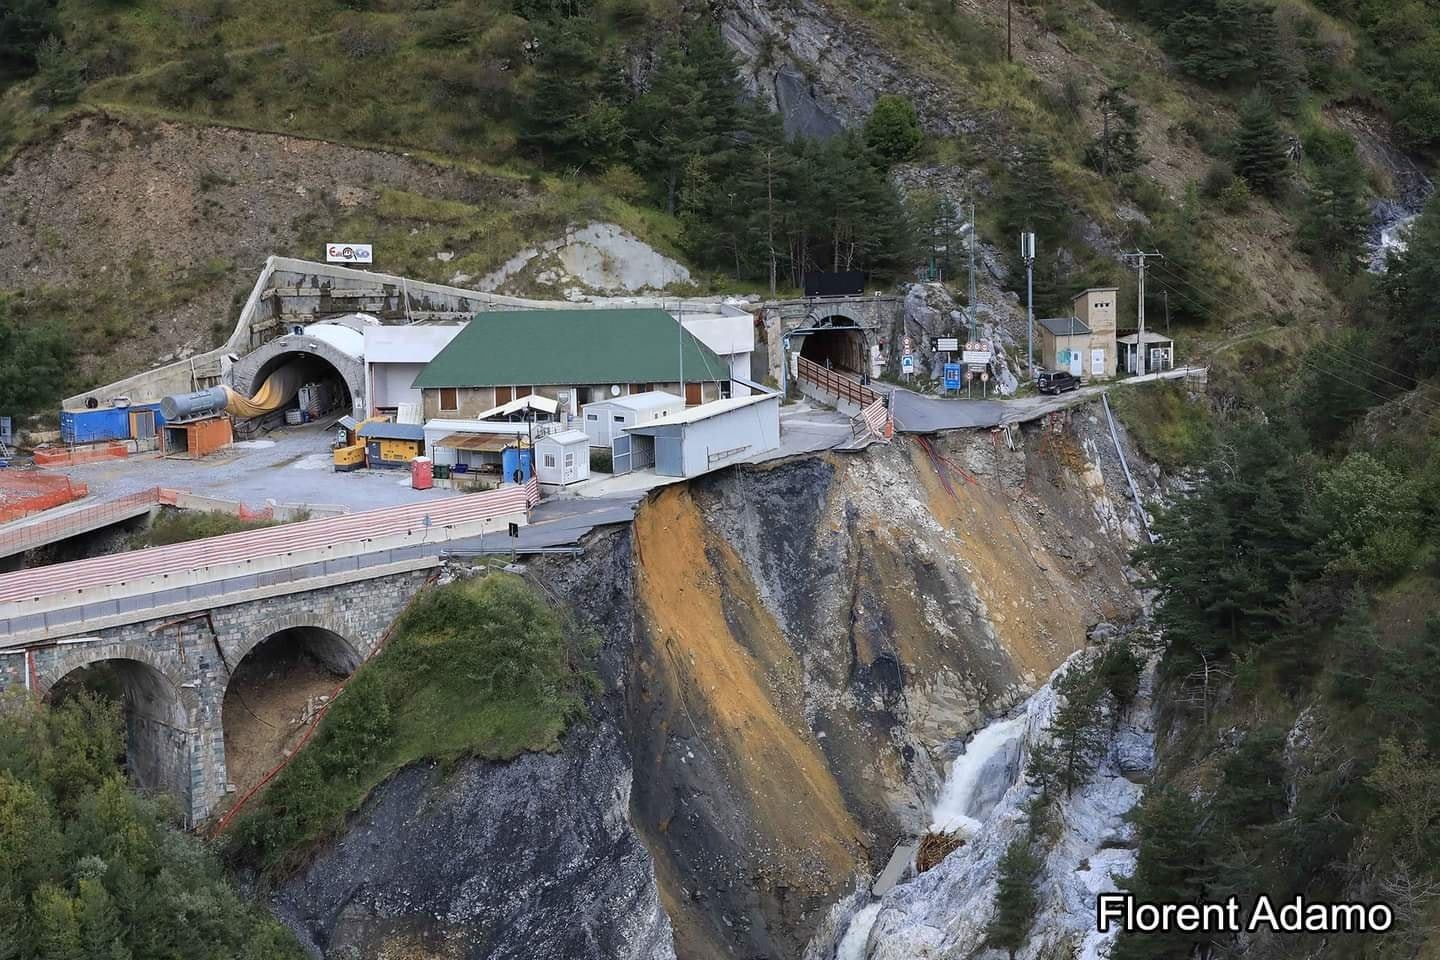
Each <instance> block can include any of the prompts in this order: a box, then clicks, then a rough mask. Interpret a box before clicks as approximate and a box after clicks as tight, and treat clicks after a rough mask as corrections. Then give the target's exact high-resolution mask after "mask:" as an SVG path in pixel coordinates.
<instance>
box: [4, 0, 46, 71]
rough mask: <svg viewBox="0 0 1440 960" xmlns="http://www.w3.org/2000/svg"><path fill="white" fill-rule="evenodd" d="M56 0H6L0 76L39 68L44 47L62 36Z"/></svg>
mask: <svg viewBox="0 0 1440 960" xmlns="http://www.w3.org/2000/svg"><path fill="white" fill-rule="evenodd" d="M56 7H57V4H56V0H6V3H5V4H4V6H3V7H0V80H3V79H5V78H6V77H23V76H27V75H28V74H30V73H33V72H34V71H35V68H36V66H37V64H38V62H39V55H40V47H41V45H42V44H43V43H44V42H45V41H46V40H47V39H49V38H51V37H58V36H60V17H59V14H58V13H57V11H56Z"/></svg>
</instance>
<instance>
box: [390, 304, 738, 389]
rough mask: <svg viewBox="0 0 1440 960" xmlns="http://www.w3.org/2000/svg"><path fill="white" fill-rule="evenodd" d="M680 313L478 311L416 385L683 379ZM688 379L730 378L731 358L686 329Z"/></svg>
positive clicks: (645, 310) (646, 310) (633, 310)
mask: <svg viewBox="0 0 1440 960" xmlns="http://www.w3.org/2000/svg"><path fill="white" fill-rule="evenodd" d="M678 335H679V329H678V325H677V323H676V321H675V318H674V317H672V316H670V314H668V313H666V312H665V311H664V310H659V309H656V308H653V307H647V308H625V309H592V310H503V311H494V312H490V313H477V314H475V316H474V318H473V319H472V320H471V321H470V322H469V323H468V324H466V325H465V329H464V331H463V332H461V333H460V335H459V336H457V337H456V338H455V339H454V340H451V341H450V343H449V344H448V345H447V346H446V347H445V349H443V350H441V351H440V352H439V353H438V354H437V355H436V356H435V359H434V360H431V361H430V363H429V364H428V365H426V367H425V369H424V370H422V371H420V375H419V376H418V377H416V378H415V383H414V384H413V386H415V387H417V388H420V389H424V388H426V387H495V386H501V387H504V386H512V385H514V386H528V385H530V384H537V385H538V384H547V385H567V384H588V383H674V382H678V381H679V380H680V346H679V344H678V343H677V337H678ZM684 344H685V345H684V350H685V379H686V380H728V379H729V378H730V365H729V364H727V363H726V362H725V361H723V360H721V359H720V358H719V357H718V356H716V355H715V354H714V353H713V352H711V350H710V349H709V348H708V347H706V346H705V345H704V344H703V343H701V342H700V341H699V340H696V339H695V337H694V335H693V334H691V333H690V332H689V331H685V334H684Z"/></svg>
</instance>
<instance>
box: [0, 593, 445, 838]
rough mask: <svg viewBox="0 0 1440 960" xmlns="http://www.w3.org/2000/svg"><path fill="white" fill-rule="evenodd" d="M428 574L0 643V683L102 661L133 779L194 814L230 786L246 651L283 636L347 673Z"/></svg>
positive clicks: (61, 678)
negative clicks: (230, 706)
mask: <svg viewBox="0 0 1440 960" xmlns="http://www.w3.org/2000/svg"><path fill="white" fill-rule="evenodd" d="M429 576H430V573H429V570H428V569H425V568H421V569H415V570H407V571H403V572H398V573H393V574H390V575H388V576H384V577H379V578H374V579H367V580H353V581H350V582H346V583H341V584H337V585H333V586H322V587H317V588H316V589H312V590H304V591H297V592H294V593H288V594H280V595H278V596H271V597H265V598H263V599H256V600H249V601H244V602H238V603H232V604H229V605H218V606H214V607H211V608H208V609H199V610H196V611H194V612H192V613H189V614H186V615H184V616H179V617H169V618H153V619H144V620H136V621H135V622H132V623H127V624H122V625H117V626H112V627H106V628H104V629H102V630H99V631H96V632H95V633H93V634H89V635H85V636H78V637H72V638H67V639H65V640H60V641H51V642H48V643H45V644H42V645H37V646H34V647H29V648H21V649H15V650H8V651H0V654H4V653H8V654H10V656H0V687H6V686H13V685H17V684H26V685H28V686H30V687H31V688H32V689H34V690H35V691H36V692H37V693H39V694H40V695H42V696H52V695H54V694H55V693H56V692H57V687H58V688H60V689H61V690H62V691H63V688H64V687H65V686H66V685H69V684H73V683H76V682H83V681H84V680H85V679H86V677H85V672H86V671H87V670H92V669H96V668H97V667H98V666H99V665H102V664H105V665H109V666H107V667H105V668H104V669H106V670H109V671H111V672H112V673H113V674H114V676H115V678H116V679H118V680H119V685H120V690H121V696H122V701H123V702H124V705H125V707H126V728H127V763H128V766H129V767H130V770H131V772H132V774H133V775H134V777H135V779H136V781H137V782H138V783H139V784H140V786H141V787H143V788H147V789H163V790H165V791H167V792H169V793H171V794H172V795H173V796H175V798H176V799H177V801H179V803H180V806H181V809H182V811H183V812H184V813H185V816H186V820H187V822H188V823H189V824H191V825H193V824H195V823H198V822H200V821H202V820H204V819H205V818H206V817H207V816H209V815H210V813H211V811H212V810H214V809H215V807H216V806H217V805H218V804H219V803H220V802H222V801H223V800H224V798H225V796H226V794H227V793H228V792H229V787H230V779H229V776H228V770H227V767H226V761H225V723H224V712H225V694H226V692H227V690H228V689H229V687H230V684H231V682H232V681H233V679H234V677H235V676H236V674H237V672H240V671H241V669H242V665H243V663H244V661H245V659H246V657H247V656H248V655H250V654H251V653H252V652H254V651H255V650H257V649H258V648H260V647H262V646H264V645H265V643H266V642H267V641H268V640H270V639H271V638H274V637H285V638H287V640H288V641H290V642H299V643H304V644H307V645H308V646H309V649H310V652H311V655H312V656H314V657H315V659H316V660H318V661H319V662H320V663H321V664H322V665H324V666H325V667H326V668H327V669H328V670H330V671H331V672H332V673H337V674H347V673H349V672H351V671H353V670H354V669H355V668H356V667H357V666H358V665H359V664H360V663H361V662H362V661H363V660H364V659H365V658H366V657H368V656H369V655H370V654H372V653H373V652H374V651H375V650H376V649H377V647H378V646H379V644H380V641H381V639H382V638H383V637H384V635H385V632H386V630H387V629H388V628H389V627H390V625H391V624H392V623H393V622H394V620H395V618H396V617H398V616H399V615H400V613H401V612H402V611H403V610H404V608H405V605H406V604H407V603H408V602H409V600H410V598H411V597H412V596H414V595H415V594H416V593H417V592H419V590H420V589H421V588H422V587H423V586H424V584H425V581H426V580H427V579H428V577H429ZM117 665H118V666H117ZM77 674H78V676H77ZM273 682H278V683H283V682H284V677H282V676H277V677H276V678H275V679H274V681H273Z"/></svg>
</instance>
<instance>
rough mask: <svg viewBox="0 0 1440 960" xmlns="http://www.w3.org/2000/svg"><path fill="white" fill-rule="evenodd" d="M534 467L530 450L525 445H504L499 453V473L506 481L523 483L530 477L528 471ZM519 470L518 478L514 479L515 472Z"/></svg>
mask: <svg viewBox="0 0 1440 960" xmlns="http://www.w3.org/2000/svg"><path fill="white" fill-rule="evenodd" d="M533 469H534V459H533V457H532V456H531V453H530V450H529V449H528V448H526V447H521V446H513V447H506V448H505V449H504V451H502V452H501V454H500V470H501V475H502V476H503V477H504V478H505V482H506V483H524V482H525V481H526V480H529V479H530V472H531V470H533ZM517 471H518V472H519V474H520V479H519V480H518V481H517V480H516V479H515V474H516V472H517Z"/></svg>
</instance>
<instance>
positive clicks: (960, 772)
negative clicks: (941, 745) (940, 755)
mask: <svg viewBox="0 0 1440 960" xmlns="http://www.w3.org/2000/svg"><path fill="white" fill-rule="evenodd" d="M1024 733H1025V714H1024V713H1021V714H1019V715H1018V716H1014V717H1011V718H1010V719H1008V720H999V721H996V722H995V723H992V724H990V725H989V726H987V727H985V728H984V729H983V730H981V731H980V732H979V733H977V734H975V738H974V739H973V740H971V741H970V743H969V744H967V745H966V747H965V752H964V753H962V754H961V755H960V756H958V757H956V758H955V763H954V765H953V766H952V767H951V768H950V776H949V777H948V778H947V779H946V781H945V786H944V788H943V789H941V791H940V799H938V800H937V801H935V808H934V810H933V811H932V813H931V818H932V823H931V825H930V830H931V832H932V833H957V832H958V833H961V834H963V835H964V836H966V837H972V836H974V835H975V834H976V833H977V832H978V831H979V830H980V826H981V823H982V822H983V821H984V819H985V814H987V813H989V812H990V810H991V809H992V808H994V806H995V804H996V803H998V802H999V800H1000V798H1001V797H1002V796H1004V795H1005V791H1006V790H1009V789H1010V787H1011V785H1012V784H1014V783H1015V777H1016V776H1017V775H1018V773H1019V770H1018V767H1019V760H1020V741H1021V738H1022V737H1023V735H1024Z"/></svg>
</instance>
